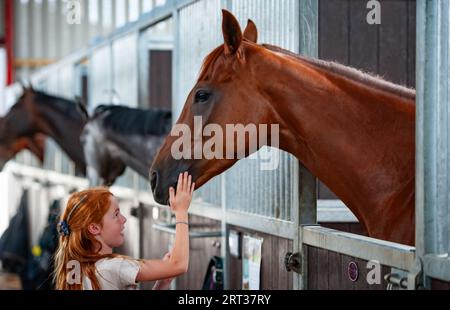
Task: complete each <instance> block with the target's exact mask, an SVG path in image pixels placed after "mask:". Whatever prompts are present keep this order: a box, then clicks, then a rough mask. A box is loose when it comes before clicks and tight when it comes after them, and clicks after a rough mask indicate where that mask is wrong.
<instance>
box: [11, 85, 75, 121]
mask: <svg viewBox="0 0 450 310" xmlns="http://www.w3.org/2000/svg"><path fill="white" fill-rule="evenodd" d="M33 93H34V100H35V101H36V102H37V104H42V105H47V106H51V107H52V109H55V110H57V111H59V112H60V113H61V114H63V115H65V116H67V117H68V118H70V119H81V115H80V113H79V112H78V109H77V105H76V102H75V101H73V100H69V99H65V98H63V97H58V96H54V95H50V94H48V93H46V92H43V91H41V90H35V89H33ZM23 96H25V93H23V94H22V96H21V97H20V98H23ZM18 102H20V100H19V101H18ZM19 108H20V105H18V104H17V103H16V104H14V105H13V106H12V107H11V111H12V110H15V109H19Z"/></svg>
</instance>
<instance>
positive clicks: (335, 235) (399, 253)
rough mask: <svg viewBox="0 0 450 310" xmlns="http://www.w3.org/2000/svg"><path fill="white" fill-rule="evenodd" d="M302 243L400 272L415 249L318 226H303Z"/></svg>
mask: <svg viewBox="0 0 450 310" xmlns="http://www.w3.org/2000/svg"><path fill="white" fill-rule="evenodd" d="M303 244H307V245H310V246H314V247H317V248H321V249H326V250H329V251H333V252H337V253H341V254H345V255H349V256H353V257H358V258H361V259H365V260H375V261H378V262H379V263H380V264H381V265H385V266H390V267H394V268H398V269H402V270H410V269H411V268H412V266H413V264H414V259H415V248H414V247H412V246H408V245H402V244H398V243H395V242H390V241H384V240H379V239H374V238H370V237H366V236H361V235H356V234H352V233H347V232H341V231H338V230H334V229H329V228H325V227H321V226H304V227H303Z"/></svg>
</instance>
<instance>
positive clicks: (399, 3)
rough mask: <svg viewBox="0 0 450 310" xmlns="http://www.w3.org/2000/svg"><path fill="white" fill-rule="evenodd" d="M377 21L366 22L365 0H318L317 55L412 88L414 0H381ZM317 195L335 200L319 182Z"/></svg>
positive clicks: (414, 43)
mask: <svg viewBox="0 0 450 310" xmlns="http://www.w3.org/2000/svg"><path fill="white" fill-rule="evenodd" d="M380 3H381V24H380V25H369V24H368V23H367V22H366V16H367V13H368V12H369V9H367V8H366V5H367V1H366V0H320V1H319V58H321V59H324V60H331V61H336V62H339V63H342V64H344V65H349V66H352V67H355V68H358V69H362V70H364V71H367V72H372V73H375V74H378V75H380V76H382V77H384V78H385V79H387V80H389V81H392V82H395V83H398V84H402V85H406V86H408V87H415V61H416V54H415V51H416V1H414V0H385V1H381V2H380ZM318 197H319V198H321V199H337V197H336V196H335V195H334V193H333V192H331V190H330V189H328V188H327V187H326V186H325V185H324V184H323V183H321V182H319V186H318Z"/></svg>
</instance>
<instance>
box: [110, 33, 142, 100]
mask: <svg viewBox="0 0 450 310" xmlns="http://www.w3.org/2000/svg"><path fill="white" fill-rule="evenodd" d="M112 46H113V48H112V51H113V85H114V86H113V91H114V93H115V94H116V96H117V97H118V98H117V99H118V100H119V102H120V103H121V104H124V105H127V106H130V107H137V106H138V68H137V67H138V63H137V56H138V52H137V35H136V34H135V33H134V34H131V35H127V36H125V37H123V38H120V39H118V40H116V41H115V42H113V45H112Z"/></svg>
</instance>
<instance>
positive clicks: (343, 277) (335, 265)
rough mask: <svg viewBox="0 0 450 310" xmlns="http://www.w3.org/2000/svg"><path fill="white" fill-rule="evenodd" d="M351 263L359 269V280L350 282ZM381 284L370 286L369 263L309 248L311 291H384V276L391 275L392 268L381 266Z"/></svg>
mask: <svg viewBox="0 0 450 310" xmlns="http://www.w3.org/2000/svg"><path fill="white" fill-rule="evenodd" d="M350 262H354V263H356V265H357V267H358V278H357V279H356V281H352V280H350V278H349V276H348V266H349V264H350ZM380 270H381V276H380V284H372V285H370V284H368V282H367V280H366V278H367V273H368V272H370V271H371V269H370V268H367V261H365V260H362V259H359V258H355V257H351V256H347V255H343V254H339V253H336V252H332V251H328V250H324V249H319V248H316V247H312V246H308V289H311V290H384V289H386V286H387V284H386V281H384V276H385V275H386V274H388V273H390V268H389V267H386V266H381V268H380Z"/></svg>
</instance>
